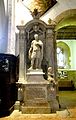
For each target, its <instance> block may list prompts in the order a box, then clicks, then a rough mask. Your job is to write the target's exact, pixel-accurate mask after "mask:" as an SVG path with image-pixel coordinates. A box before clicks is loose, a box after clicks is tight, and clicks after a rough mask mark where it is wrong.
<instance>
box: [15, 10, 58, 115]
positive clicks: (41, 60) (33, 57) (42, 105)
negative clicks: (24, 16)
mask: <svg viewBox="0 0 76 120" xmlns="http://www.w3.org/2000/svg"><path fill="white" fill-rule="evenodd" d="M33 14H34V12H33ZM38 15H39V13H37V10H36V14H34V19H33V20H31V21H30V22H28V23H27V24H26V25H24V26H17V28H18V29H19V58H20V59H19V81H18V83H17V84H18V87H19V89H18V100H19V101H20V110H21V111H22V113H27V114H29V113H31V114H48V113H51V112H52V110H53V108H54V110H53V111H54V112H55V111H56V110H58V108H59V107H58V103H57V100H56V91H55V92H54V93H53V94H51V91H50V89H51V84H50V82H49V81H48V80H45V79H44V76H45V74H46V73H47V69H46V68H48V66H52V68H53V70H54V78H55V73H56V56H55V52H56V51H55V42H56V41H55V36H54V35H55V34H54V27H55V26H54V25H46V24H45V23H44V22H43V21H41V20H39V17H38ZM47 79H48V78H47ZM55 90H56V89H55ZM50 95H53V98H54V103H53V101H52V100H51V98H50V97H49V96H50ZM52 103H53V107H52Z"/></svg>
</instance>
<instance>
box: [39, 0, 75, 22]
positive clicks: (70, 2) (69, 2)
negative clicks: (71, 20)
mask: <svg viewBox="0 0 76 120" xmlns="http://www.w3.org/2000/svg"><path fill="white" fill-rule="evenodd" d="M70 9H76V0H57V3H56V4H55V5H54V6H53V7H52V8H51V9H50V10H49V11H47V12H46V14H44V15H43V16H42V17H41V20H43V21H45V22H46V23H47V24H48V19H49V18H51V19H52V20H54V19H55V18H56V17H57V16H58V15H60V14H61V13H62V12H64V11H66V10H70Z"/></svg>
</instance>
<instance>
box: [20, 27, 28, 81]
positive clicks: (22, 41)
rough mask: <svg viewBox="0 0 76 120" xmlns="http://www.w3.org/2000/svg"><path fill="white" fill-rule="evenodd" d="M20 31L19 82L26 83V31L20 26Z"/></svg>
mask: <svg viewBox="0 0 76 120" xmlns="http://www.w3.org/2000/svg"><path fill="white" fill-rule="evenodd" d="M18 29H19V81H18V82H21V83H22V82H25V81H26V60H25V59H26V57H25V55H26V46H25V45H26V43H25V29H24V27H22V26H20V27H19V26H18Z"/></svg>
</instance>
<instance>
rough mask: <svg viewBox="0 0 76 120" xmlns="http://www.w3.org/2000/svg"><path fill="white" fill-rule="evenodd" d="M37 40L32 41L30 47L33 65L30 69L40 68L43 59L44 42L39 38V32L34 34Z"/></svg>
mask: <svg viewBox="0 0 76 120" xmlns="http://www.w3.org/2000/svg"><path fill="white" fill-rule="evenodd" d="M34 38H35V40H33V41H32V42H31V47H30V49H29V58H30V59H31V67H30V68H29V69H40V68H41V62H42V59H43V43H42V41H41V40H39V38H38V34H35V35H34Z"/></svg>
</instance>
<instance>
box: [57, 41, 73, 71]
mask: <svg viewBox="0 0 76 120" xmlns="http://www.w3.org/2000/svg"><path fill="white" fill-rule="evenodd" d="M57 48H60V49H61V50H62V52H63V56H64V63H63V64H64V67H63V68H64V69H65V68H66V69H69V68H70V67H71V66H70V57H71V51H70V47H69V46H68V45H67V44H66V43H65V42H63V41H58V42H57ZM58 68H59V67H58Z"/></svg>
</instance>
